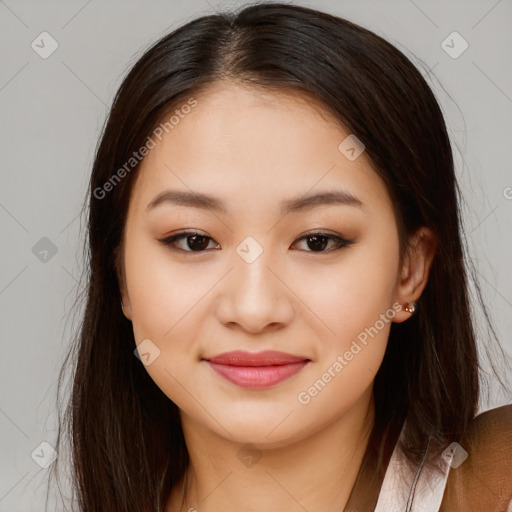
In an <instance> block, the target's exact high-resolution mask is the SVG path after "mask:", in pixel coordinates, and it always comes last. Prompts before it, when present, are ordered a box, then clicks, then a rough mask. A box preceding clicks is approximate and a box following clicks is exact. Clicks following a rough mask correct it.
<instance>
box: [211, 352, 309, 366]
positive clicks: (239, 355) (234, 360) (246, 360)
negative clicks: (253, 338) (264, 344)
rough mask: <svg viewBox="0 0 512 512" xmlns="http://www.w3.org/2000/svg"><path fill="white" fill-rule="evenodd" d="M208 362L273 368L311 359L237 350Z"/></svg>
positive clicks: (282, 353)
mask: <svg viewBox="0 0 512 512" xmlns="http://www.w3.org/2000/svg"><path fill="white" fill-rule="evenodd" d="M207 361H210V362H211V363H217V364H227V365H231V366H273V365H282V364H290V363H299V362H302V361H309V359H308V358H307V357H302V356H294V355H292V354H287V353H286V352H277V351H275V350H265V351H263V352H245V351H243V350H235V351H233V352H224V353H223V354H219V355H217V356H214V357H209V358H207Z"/></svg>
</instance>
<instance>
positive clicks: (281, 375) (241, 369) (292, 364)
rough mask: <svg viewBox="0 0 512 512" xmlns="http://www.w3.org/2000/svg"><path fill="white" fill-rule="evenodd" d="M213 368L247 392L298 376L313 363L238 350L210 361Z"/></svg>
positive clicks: (278, 354) (294, 358) (276, 353)
mask: <svg viewBox="0 0 512 512" xmlns="http://www.w3.org/2000/svg"><path fill="white" fill-rule="evenodd" d="M206 361H207V362H208V364H209V365H210V367H211V368H212V369H213V370H214V371H215V372H216V373H218V374H219V375H220V376H222V377H224V378H225V379H226V380H228V381H229V382H232V383H233V384H236V385H237V386H241V387H246V388H266V387H270V386H273V385H275V384H277V383H279V382H282V381H283V380H286V379H288V378H290V377H292V376H293V375H295V374H296V373H298V372H299V371H300V370H302V368H304V366H306V365H307V364H308V362H309V361H310V359H308V358H306V357H301V356H294V355H291V354H286V353H285V352H276V351H274V350H266V351H264V352H244V351H241V350H236V351H234V352H225V353H223V354H219V355H217V356H215V357H211V358H207V359H206Z"/></svg>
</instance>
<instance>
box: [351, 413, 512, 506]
mask: <svg viewBox="0 0 512 512" xmlns="http://www.w3.org/2000/svg"><path fill="white" fill-rule="evenodd" d="M458 444H459V445H460V446H461V447H462V448H463V449H464V450H465V451H466V452H467V454H468V456H467V458H466V459H465V460H464V461H463V462H462V464H460V466H458V467H455V466H454V465H452V467H451V468H450V471H449V474H448V479H447V481H446V487H445V490H444V494H443V500H442V502H441V507H440V508H439V511H437V510H435V511H431V512H512V404H509V405H504V406H502V407H498V408H495V409H491V410H489V411H485V412H483V413H481V414H479V415H477V416H476V417H475V419H474V420H473V423H472V424H471V427H470V430H469V431H468V433H467V434H466V436H465V437H464V438H463V439H462V440H460V441H459V443H458ZM388 463H389V455H388V457H387V458H386V464H388ZM383 478H384V477H383V476H382V477H380V478H377V477H376V476H375V475H371V474H370V472H368V473H366V474H363V472H361V473H360V474H359V475H358V478H357V480H356V483H355V485H354V488H353V490H352V494H351V495H350V498H349V500H348V503H347V505H346V506H345V509H344V512H374V510H375V505H376V503H377V500H378V498H379V494H380V492H381V488H382V482H383ZM429 512H430V511H429Z"/></svg>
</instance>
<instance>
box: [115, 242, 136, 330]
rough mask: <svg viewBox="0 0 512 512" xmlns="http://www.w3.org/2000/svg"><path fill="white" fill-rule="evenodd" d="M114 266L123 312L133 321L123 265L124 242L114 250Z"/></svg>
mask: <svg viewBox="0 0 512 512" xmlns="http://www.w3.org/2000/svg"><path fill="white" fill-rule="evenodd" d="M114 266H115V269H116V275H117V282H118V284H119V292H120V295H121V304H122V305H123V308H122V311H123V314H124V316H125V317H126V318H127V319H128V320H130V321H131V319H132V310H131V307H130V299H129V297H128V291H127V288H126V275H125V272H124V264H123V248H122V242H121V243H120V244H119V245H118V246H117V247H116V248H115V249H114ZM121 304H119V307H121Z"/></svg>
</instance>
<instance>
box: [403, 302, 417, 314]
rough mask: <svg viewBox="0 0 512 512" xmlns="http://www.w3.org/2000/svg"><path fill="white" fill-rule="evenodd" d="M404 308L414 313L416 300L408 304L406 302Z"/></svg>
mask: <svg viewBox="0 0 512 512" xmlns="http://www.w3.org/2000/svg"><path fill="white" fill-rule="evenodd" d="M404 309H405V311H407V313H411V314H412V313H414V311H416V302H414V301H413V302H409V303H408V304H406V306H405V307H404Z"/></svg>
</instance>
